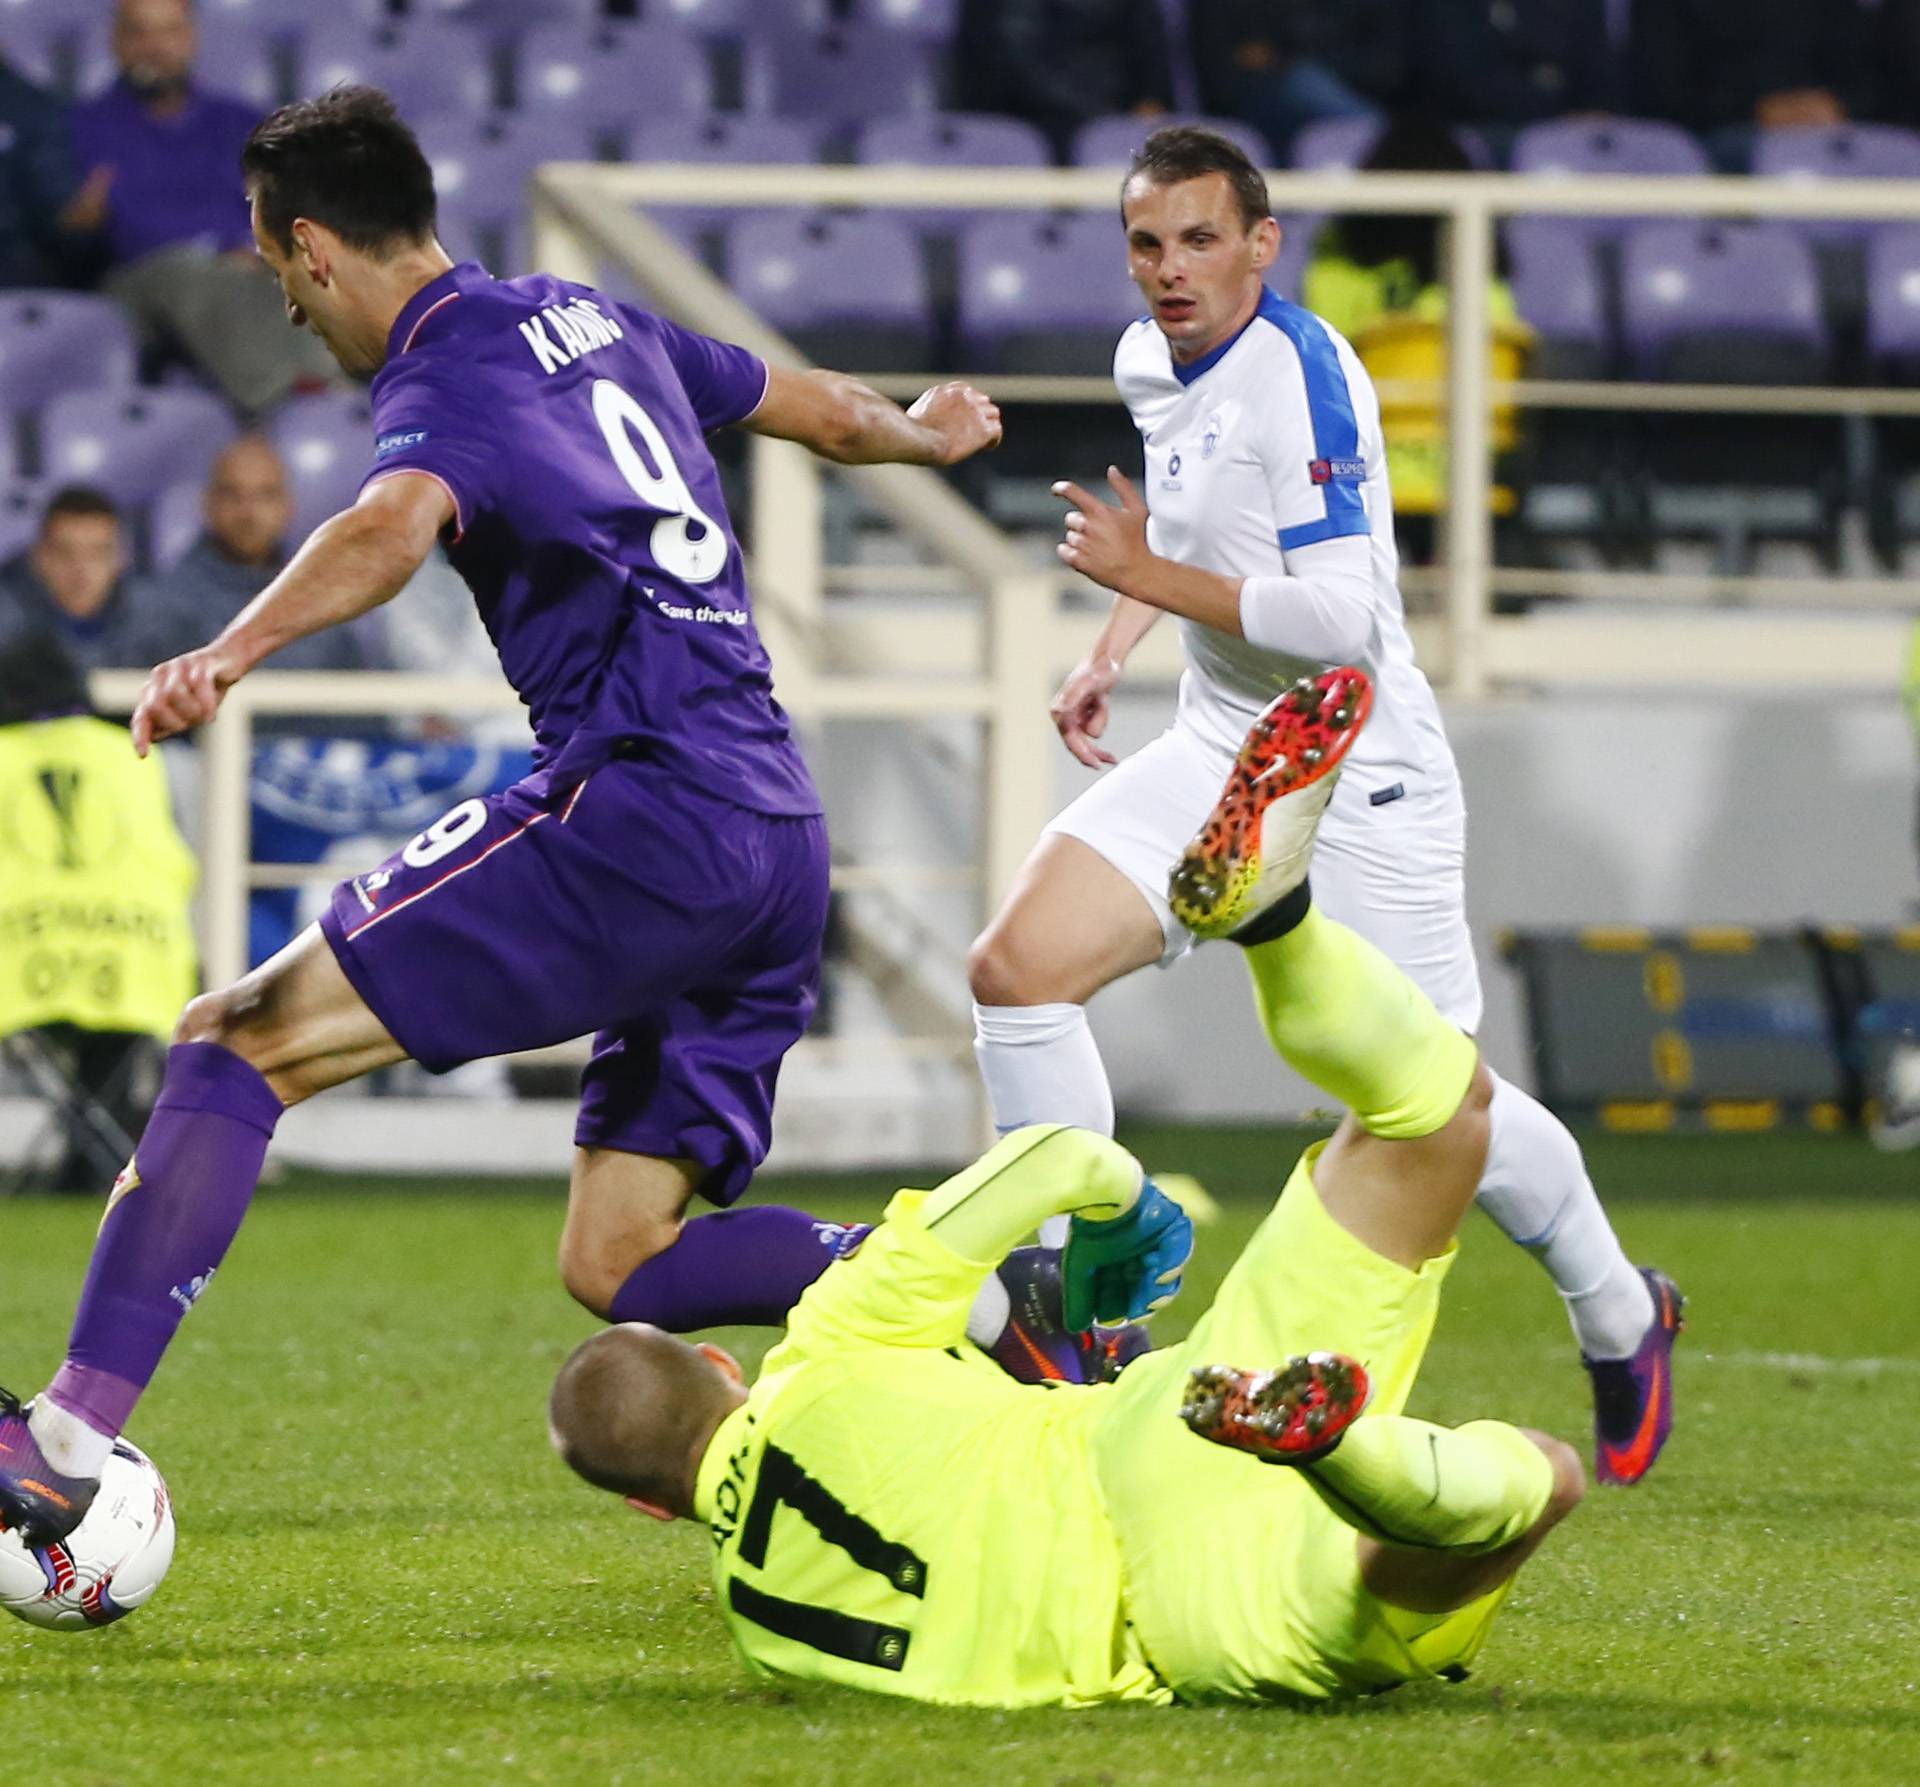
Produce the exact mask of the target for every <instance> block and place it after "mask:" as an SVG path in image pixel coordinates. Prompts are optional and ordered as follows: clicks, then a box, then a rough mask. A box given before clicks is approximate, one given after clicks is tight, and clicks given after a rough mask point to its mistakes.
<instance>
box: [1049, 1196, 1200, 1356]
mask: <svg viewBox="0 0 1920 1787" xmlns="http://www.w3.org/2000/svg"><path fill="white" fill-rule="evenodd" d="M1192 1257H1193V1223H1192V1222H1191V1221H1190V1220H1189V1219H1188V1216H1187V1213H1186V1211H1184V1210H1183V1209H1181V1208H1180V1206H1179V1205H1178V1204H1176V1203H1175V1202H1174V1201H1173V1199H1172V1198H1170V1197H1168V1196H1167V1194H1166V1193H1165V1192H1164V1191H1162V1190H1161V1189H1160V1187H1159V1186H1157V1185H1156V1184H1154V1182H1153V1181H1152V1180H1151V1179H1147V1180H1144V1181H1143V1182H1142V1183H1141V1186H1140V1195H1139V1197H1137V1198H1136V1199H1135V1200H1134V1204H1133V1208H1132V1209H1130V1210H1129V1211H1127V1213H1126V1214H1125V1215H1124V1216H1116V1217H1114V1218H1112V1219H1111V1220H1110V1221H1107V1222H1099V1221H1095V1220H1094V1219H1092V1218H1090V1217H1085V1216H1076V1217H1075V1218H1074V1219H1073V1223H1072V1226H1071V1227H1070V1228H1069V1229H1068V1231H1067V1249H1066V1253H1065V1254H1064V1256H1063V1257H1062V1259H1061V1262H1060V1275H1061V1279H1062V1287H1061V1288H1062V1293H1063V1295H1062V1302H1063V1304H1064V1309H1063V1314H1064V1317H1065V1320H1066V1325H1067V1326H1068V1327H1069V1328H1071V1329H1074V1330H1075V1331H1076V1332H1078V1331H1081V1330H1084V1329H1087V1328H1090V1327H1092V1326H1093V1325H1094V1323H1095V1322H1105V1323H1113V1322H1131V1321H1138V1320H1139V1319H1140V1317H1142V1316H1144V1315H1151V1314H1152V1313H1153V1311H1154V1310H1156V1309H1159V1308H1160V1307H1162V1305H1164V1304H1167V1303H1170V1302H1172V1301H1173V1299H1174V1297H1175V1296H1176V1295H1178V1293H1179V1290H1180V1279H1181V1276H1182V1275H1183V1274H1184V1273H1185V1271H1186V1269H1187V1261H1188V1260H1190V1259H1191V1258H1192Z"/></svg>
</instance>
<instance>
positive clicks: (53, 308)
mask: <svg viewBox="0 0 1920 1787" xmlns="http://www.w3.org/2000/svg"><path fill="white" fill-rule="evenodd" d="M137 356H138V350H137V348H136V345H135V342H134V334H133V326H132V324H131V323H129V322H128V321H127V316H126V312H125V311H123V310H122V309H121V308H120V306H119V305H118V304H116V303H114V301H113V300H112V299H111V298H101V297H95V296H94V295H92V294H91V293H87V292H55V291H12V292H0V415H7V416H19V415H21V414H23V413H25V412H27V411H30V410H37V409H39V408H40V407H41V406H42V405H43V404H45V403H46V402H47V401H48V400H49V399H50V398H54V397H58V396H60V395H61V394H62V393H64V392H67V391H89V390H118V389H122V388H124V387H127V386H130V385H132V383H133V382H134V374H135V368H136V364H137Z"/></svg>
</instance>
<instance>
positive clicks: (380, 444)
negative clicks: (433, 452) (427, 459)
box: [373, 428, 427, 459]
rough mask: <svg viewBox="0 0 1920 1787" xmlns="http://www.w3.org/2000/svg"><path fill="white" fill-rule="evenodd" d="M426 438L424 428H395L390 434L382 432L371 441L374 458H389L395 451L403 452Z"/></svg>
mask: <svg viewBox="0 0 1920 1787" xmlns="http://www.w3.org/2000/svg"><path fill="white" fill-rule="evenodd" d="M426 438H427V431H426V430H425V429H424V428H396V429H395V430H394V431H393V433H392V434H383V435H382V436H381V437H380V438H379V439H378V440H377V441H375V442H374V443H373V456H374V458H375V459H391V458H392V457H393V456H394V454H396V453H404V452H405V451H406V450H407V449H408V448H409V447H417V446H419V444H420V443H421V442H422V441H423V440H425V439H426Z"/></svg>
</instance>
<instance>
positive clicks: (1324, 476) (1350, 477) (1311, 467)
mask: <svg viewBox="0 0 1920 1787" xmlns="http://www.w3.org/2000/svg"><path fill="white" fill-rule="evenodd" d="M1307 476H1308V477H1309V478H1311V479H1312V480H1313V481H1314V482H1315V483H1316V484H1331V483H1333V482H1335V480H1339V481H1340V482H1342V483H1353V484H1364V483H1365V482H1366V481H1367V462H1366V461H1365V460H1364V459H1311V460H1309V461H1308V462H1307Z"/></svg>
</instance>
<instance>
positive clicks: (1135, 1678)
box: [695, 1191, 1171, 1706]
mask: <svg viewBox="0 0 1920 1787" xmlns="http://www.w3.org/2000/svg"><path fill="white" fill-rule="evenodd" d="M924 1198H925V1194H923V1193H921V1192H912V1191H903V1192H901V1193H900V1194H899V1195H898V1196H896V1197H895V1198H894V1199H893V1201H892V1203H891V1205H890V1206H889V1207H888V1211H887V1220H886V1221H885V1222H884V1223H882V1224H881V1225H880V1226H879V1227H878V1228H876V1229H875V1230H874V1231H873V1232H872V1233H871V1234H870V1235H869V1236H868V1237H867V1238H866V1240H865V1242H864V1243H863V1245H862V1246H861V1248H860V1250H859V1251H858V1252H857V1253H856V1254H855V1255H853V1256H852V1257H851V1258H849V1259H845V1260H842V1261H840V1262H838V1263H836V1264H835V1265H834V1266H833V1267H832V1269H831V1270H829V1271H828V1272H826V1273H825V1274H824V1275H823V1276H822V1277H821V1278H820V1279H819V1280H818V1282H817V1283H815V1284H814V1285H813V1286H812V1287H811V1288H810V1289H809V1290H808V1291H807V1293H806V1295H805V1296H804V1297H802V1298H801V1300H800V1302H799V1304H798V1306H797V1307H796V1308H795V1309H794V1311H793V1314H792V1317H791V1318H790V1322H789V1326H788V1329H787V1334H786V1338H785V1339H784V1340H783V1341H782V1342H781V1343H780V1344H779V1345H778V1346H777V1347H776V1348H775V1349H774V1350H773V1351H772V1352H771V1353H770V1354H769V1355H768V1356H767V1361H766V1366H765V1368H764V1370H763V1372H762V1374H761V1376H760V1379H759V1381H758V1382H757V1383H756V1384H755V1385H754V1387H753V1391H752V1394H751V1395H750V1396H749V1398H748V1400H747V1401H746V1402H745V1403H744V1404H742V1405H741V1407H740V1408H738V1409H736V1410H735V1411H734V1412H733V1413H732V1414H731V1415H729V1416H728V1417H727V1419H726V1420H725V1421H724V1422H723V1423H722V1424H721V1426H720V1429H719V1431H718V1432H717V1433H716V1434H715V1436H714V1439H713V1443H712V1444H711V1445H710V1446H709V1447H708V1449H707V1454H706V1457H705V1459H704V1461H703V1462H702V1465H701V1469H700V1476H699V1486H698V1493H697V1496H696V1500H695V1512H696V1513H697V1515H698V1517H699V1518H700V1519H701V1520H703V1521H705V1522H706V1523H707V1525H708V1527H709V1528H710V1530H711V1532H712V1535H713V1547H714V1550H713V1568H714V1581H715V1586H716V1590H717V1596H718V1600H719V1605H720V1610H721V1613H722V1614H723V1616H724V1617H725V1619H726V1622H727V1627H728V1630H729V1632H730V1633H731V1634H732V1637H733V1641H734V1644H735V1647H736V1648H737V1649H738V1650H739V1652H740V1655H741V1657H742V1658H743V1659H744V1660H745V1662H746V1664H747V1666H748V1667H749V1668H750V1669H753V1670H755V1671H757V1672H760V1673H762V1674H779V1675H787V1676H805V1677H815V1678H819V1679H823V1680H827V1681H834V1682H840V1683H844V1684H846V1685H847V1686H850V1687H858V1688H865V1689H867V1690H869V1691H871V1692H879V1693H891V1694H901V1695H907V1696H911V1697H912V1698H914V1699H920V1700H932V1701H944V1702H949V1703H953V1704H959V1705H982V1706H1033V1705H1061V1704H1066V1705H1085V1704H1091V1703H1094V1702H1098V1701H1103V1700H1151V1701H1166V1700H1168V1699H1170V1698H1171V1695H1170V1694H1169V1693H1168V1690H1167V1688H1166V1686H1165V1684H1164V1683H1163V1682H1162V1681H1161V1680H1160V1679H1159V1677H1158V1676H1157V1675H1155V1673H1154V1672H1153V1670H1152V1668H1151V1667H1150V1666H1149V1665H1148V1663H1147V1660H1146V1656H1145V1654H1144V1652H1143V1651H1142V1649H1141V1647H1140V1644H1139V1641H1138V1640H1137V1638H1136V1637H1135V1635H1134V1632H1133V1629H1132V1627H1131V1626H1129V1625H1128V1623H1127V1619H1126V1614H1125V1609H1124V1606H1123V1601H1122V1593H1121V1572H1120V1554H1119V1547H1118V1543H1117V1541H1116V1538H1115V1534H1114V1531H1113V1527H1112V1524H1111V1523H1110V1521H1109V1520H1108V1519H1107V1517H1106V1513H1105V1510H1104V1509H1103V1507H1102V1505H1101V1501H1100V1495H1099V1490H1098V1487H1097V1485H1096V1482H1095V1477H1094V1469H1093V1464H1092V1460H1091V1455H1090V1451H1089V1445H1088V1440H1089V1433H1090V1422H1091V1418H1092V1417H1093V1416H1094V1415H1095V1414H1096V1413H1097V1411H1098V1408H1099V1405H1100V1404H1101V1402H1102V1401H1103V1400H1104V1399H1105V1398H1106V1396H1108V1395H1109V1394H1110V1392H1109V1391H1108V1390H1107V1389H1106V1388H1105V1387H1079V1386H1074V1387H1065V1386H1063V1387H1061V1388H1057V1389H1048V1388H1045V1387H1037V1386H1028V1385H1021V1384H1017V1383H1015V1382H1014V1381H1013V1380H1012V1379H1010V1378H1008V1377H1007V1376H1006V1375H1005V1374H1004V1373H1002V1372H1001V1371H1000V1370H999V1369H998V1368H997V1367H996V1366H995V1365H993V1364H992V1363H991V1362H990V1361H988V1360H987V1359H986V1358H984V1357H983V1356H982V1355H981V1354H980V1353H978V1352H977V1351H976V1350H975V1349H974V1348H973V1347H972V1346H970V1345H969V1344H968V1343H967V1341H966V1318H967V1311H968V1308H969V1307H970V1305H971V1304H972V1302H973V1298H974V1295H975V1293H976V1292H977V1291H978V1289H979V1287H980V1282H981V1279H982V1277H983V1276H984V1274H985V1273H986V1272H987V1271H988V1270H990V1269H991V1262H984V1261H975V1260H968V1259H964V1258H962V1257H961V1256H960V1255H959V1254H957V1253H955V1252H954V1251H953V1250H952V1249H951V1248H950V1247H949V1246H947V1245H946V1244H945V1243H944V1242H942V1241H940V1240H938V1239H936V1238H935V1237H934V1236H933V1234H931V1233H930V1232H929V1231H928V1229H927V1228H926V1226H925V1225H924V1224H923V1223H922V1222H921V1220H920V1216H919V1212H920V1207H921V1204H922V1203H923V1202H924Z"/></svg>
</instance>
